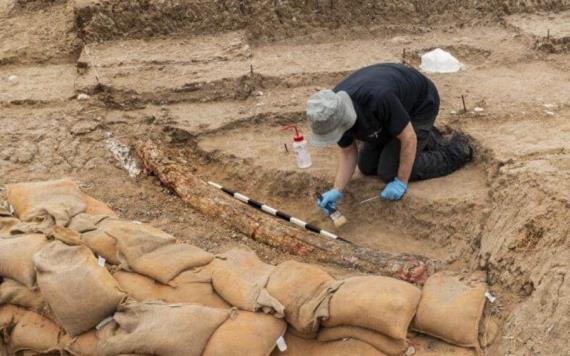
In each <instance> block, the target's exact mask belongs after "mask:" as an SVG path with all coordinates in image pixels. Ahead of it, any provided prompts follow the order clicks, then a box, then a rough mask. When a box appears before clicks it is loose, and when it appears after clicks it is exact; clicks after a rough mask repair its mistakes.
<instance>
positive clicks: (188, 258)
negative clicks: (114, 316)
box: [101, 220, 214, 284]
mask: <svg viewBox="0 0 570 356" xmlns="http://www.w3.org/2000/svg"><path fill="white" fill-rule="evenodd" d="M101 226H102V229H103V230H104V231H105V232H106V233H107V234H108V235H110V236H111V237H113V238H115V240H116V244H117V250H118V257H119V261H121V263H122V266H123V268H125V269H127V270H131V271H135V272H137V273H140V274H144V275H145V276H148V277H151V278H153V279H155V280H157V281H159V282H161V283H163V284H167V283H168V282H170V281H171V280H172V279H173V278H174V277H176V276H177V275H178V274H179V273H180V272H182V271H184V270H187V269H191V268H195V267H199V266H204V265H206V264H208V263H210V261H212V259H213V258H214V256H213V255H212V254H210V253H208V252H206V251H204V250H202V249H200V248H198V247H195V246H192V245H189V244H186V243H180V242H178V241H176V239H175V238H174V237H172V236H171V235H169V234H167V233H165V232H163V231H161V230H159V229H156V228H154V227H152V226H150V225H148V224H136V223H133V222H127V221H118V220H105V221H103V222H102V223H101Z"/></svg>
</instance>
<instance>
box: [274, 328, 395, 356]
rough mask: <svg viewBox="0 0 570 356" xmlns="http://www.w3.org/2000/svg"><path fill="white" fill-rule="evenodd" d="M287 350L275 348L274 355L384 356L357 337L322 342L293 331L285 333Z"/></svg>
mask: <svg viewBox="0 0 570 356" xmlns="http://www.w3.org/2000/svg"><path fill="white" fill-rule="evenodd" d="M285 342H286V343H287V350H286V351H285V352H280V351H278V350H277V349H275V350H274V351H273V353H272V355H273V356H384V355H385V354H383V353H382V352H380V351H378V350H376V349H375V348H374V347H372V346H371V345H368V344H367V343H365V342H363V341H360V340H356V339H345V340H339V341H332V342H320V341H317V340H309V339H304V338H301V337H298V336H296V335H293V334H291V333H289V332H288V333H287V334H285Z"/></svg>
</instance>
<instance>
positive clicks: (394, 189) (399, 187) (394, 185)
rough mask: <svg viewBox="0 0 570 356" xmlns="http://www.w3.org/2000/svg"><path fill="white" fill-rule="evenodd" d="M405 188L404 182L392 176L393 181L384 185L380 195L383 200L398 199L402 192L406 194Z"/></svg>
mask: <svg viewBox="0 0 570 356" xmlns="http://www.w3.org/2000/svg"><path fill="white" fill-rule="evenodd" d="M407 190H408V185H407V184H406V183H404V182H402V181H401V180H399V179H398V178H394V180H393V181H391V182H390V183H388V184H386V187H384V190H383V191H382V193H381V194H380V196H381V197H382V199H385V200H400V199H402V197H403V196H404V194H406V191H407Z"/></svg>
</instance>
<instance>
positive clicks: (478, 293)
mask: <svg viewBox="0 0 570 356" xmlns="http://www.w3.org/2000/svg"><path fill="white" fill-rule="evenodd" d="M483 278H484V276H482V275H480V274H474V275H472V276H471V277H465V278H463V277H461V276H460V275H458V274H454V273H452V272H440V273H436V274H434V275H432V276H431V277H430V278H428V280H427V282H426V284H425V286H424V289H423V292H422V298H421V301H420V305H419V307H418V312H417V314H416V317H415V319H414V323H413V328H414V329H415V330H417V331H419V332H422V333H425V334H428V335H431V336H434V337H437V338H440V339H442V340H445V341H447V342H450V343H452V344H455V345H458V346H463V347H476V348H479V340H478V335H479V323H480V321H481V316H482V315H483V308H484V307H485V291H486V289H487V286H486V285H485V282H484V281H483Z"/></svg>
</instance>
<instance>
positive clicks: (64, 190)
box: [6, 179, 115, 233]
mask: <svg viewBox="0 0 570 356" xmlns="http://www.w3.org/2000/svg"><path fill="white" fill-rule="evenodd" d="M6 187H7V197H8V202H9V203H10V204H11V205H12V206H13V207H14V211H15V213H16V216H17V217H18V218H20V220H22V223H20V224H17V225H16V226H14V228H15V229H16V231H20V232H42V233H48V232H49V230H50V229H51V228H52V226H53V225H58V226H62V227H65V226H67V225H68V224H69V222H70V220H71V218H72V217H73V216H75V215H77V214H79V213H88V214H93V215H96V214H103V215H109V216H115V213H114V212H113V211H112V210H111V209H109V207H107V206H106V205H105V204H104V203H102V202H100V201H98V200H95V199H93V198H92V197H90V196H88V195H86V194H84V193H83V192H81V190H80V189H79V187H78V186H77V184H75V183H74V182H73V181H72V180H70V179H61V180H53V181H47V182H33V183H18V184H9V185H7V186H6Z"/></svg>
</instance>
